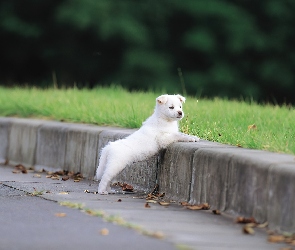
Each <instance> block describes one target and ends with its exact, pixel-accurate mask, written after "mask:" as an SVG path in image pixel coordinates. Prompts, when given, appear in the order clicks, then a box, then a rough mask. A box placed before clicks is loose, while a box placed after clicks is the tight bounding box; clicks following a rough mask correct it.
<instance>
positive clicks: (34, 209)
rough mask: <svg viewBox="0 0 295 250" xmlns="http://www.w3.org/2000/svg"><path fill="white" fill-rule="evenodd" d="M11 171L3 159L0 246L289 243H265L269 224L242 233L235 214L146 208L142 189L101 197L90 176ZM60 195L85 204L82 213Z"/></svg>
mask: <svg viewBox="0 0 295 250" xmlns="http://www.w3.org/2000/svg"><path fill="white" fill-rule="evenodd" d="M13 170H14V168H12V167H10V166H3V165H2V166H1V165H0V225H1V227H0V250H12V249H24V250H25V249H30V250H32V249H55V250H58V249H72V250H75V249H83V248H85V249H87V250H91V249H128V250H132V249H149V250H151V249H198V250H209V249H210V250H211V249H218V250H222V249H224V250H225V249H251V250H255V249H259V250H261V249H280V248H282V247H286V245H285V244H274V243H268V242H267V234H266V229H257V228H255V234H254V235H246V234H244V233H243V232H242V228H243V225H241V224H236V223H235V222H234V220H235V218H232V217H229V216H227V215H224V214H222V215H214V214H213V213H212V211H210V210H207V211H205V210H202V211H193V210H189V209H186V208H184V207H182V206H181V205H179V204H173V203H171V204H170V205H169V206H161V205H159V204H158V203H149V205H150V207H146V206H145V204H146V200H145V199H143V198H142V197H143V194H139V193H136V192H135V193H133V194H123V193H122V192H121V193H117V194H113V195H108V196H101V195H98V194H94V193H93V192H95V191H96V189H97V183H96V182H94V181H90V180H85V179H83V180H81V181H80V182H74V180H73V179H71V178H70V179H69V180H66V181H62V180H61V179H60V180H56V179H51V178H46V175H47V174H46V173H35V172H30V171H29V172H28V173H26V174H23V173H13V172H12V171H13ZM85 190H88V191H89V192H90V193H87V192H85ZM30 194H34V196H32V195H30ZM57 202H70V204H83V210H84V213H83V212H81V211H79V210H78V209H72V208H68V207H65V206H60V205H59V204H58V203H57ZM86 208H89V209H90V210H89V212H90V213H91V212H92V213H94V212H95V211H98V210H99V211H100V212H99V213H100V215H101V217H103V218H101V217H97V216H89V215H87V214H85V210H86ZM105 220H110V221H112V223H111V222H106V221H105ZM118 224H121V225H118ZM128 227H131V228H132V229H130V228H128ZM138 227H139V228H138ZM136 228H137V229H136ZM104 234H105V235H104ZM147 234H149V235H150V236H147ZM159 238H160V239H159ZM290 249H292V248H290Z"/></svg>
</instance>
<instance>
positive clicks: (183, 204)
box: [180, 201, 190, 206]
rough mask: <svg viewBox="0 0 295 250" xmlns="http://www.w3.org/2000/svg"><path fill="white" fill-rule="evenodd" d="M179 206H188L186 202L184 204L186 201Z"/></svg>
mask: <svg viewBox="0 0 295 250" xmlns="http://www.w3.org/2000/svg"><path fill="white" fill-rule="evenodd" d="M180 205H181V206H189V205H190V204H189V203H188V202H186V201H181V202H180Z"/></svg>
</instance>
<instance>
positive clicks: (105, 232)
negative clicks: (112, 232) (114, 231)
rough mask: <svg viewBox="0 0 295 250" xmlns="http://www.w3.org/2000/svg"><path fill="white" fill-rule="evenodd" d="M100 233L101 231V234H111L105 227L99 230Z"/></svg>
mask: <svg viewBox="0 0 295 250" xmlns="http://www.w3.org/2000/svg"><path fill="white" fill-rule="evenodd" d="M99 233H100V234H101V235H104V236H106V235H109V230H108V229H107V228H103V229H101V230H100V231H99Z"/></svg>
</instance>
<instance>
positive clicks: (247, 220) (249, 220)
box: [236, 216, 257, 224]
mask: <svg viewBox="0 0 295 250" xmlns="http://www.w3.org/2000/svg"><path fill="white" fill-rule="evenodd" d="M236 223H243V224H247V223H255V224H257V222H256V220H255V219H254V218H253V217H250V218H246V217H242V216H239V217H237V219H236Z"/></svg>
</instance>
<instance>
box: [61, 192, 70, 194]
mask: <svg viewBox="0 0 295 250" xmlns="http://www.w3.org/2000/svg"><path fill="white" fill-rule="evenodd" d="M59 194H69V193H68V192H59Z"/></svg>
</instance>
